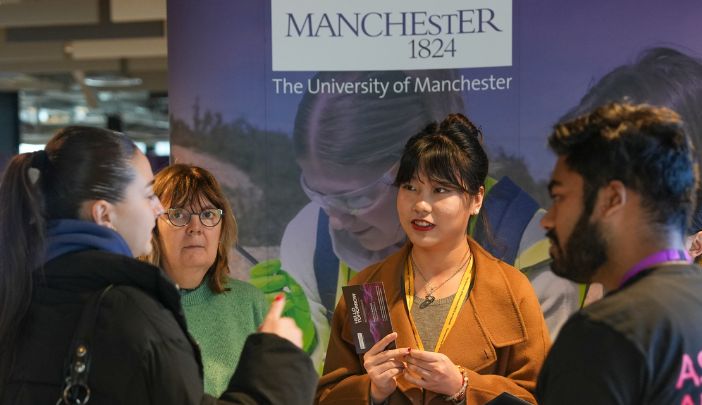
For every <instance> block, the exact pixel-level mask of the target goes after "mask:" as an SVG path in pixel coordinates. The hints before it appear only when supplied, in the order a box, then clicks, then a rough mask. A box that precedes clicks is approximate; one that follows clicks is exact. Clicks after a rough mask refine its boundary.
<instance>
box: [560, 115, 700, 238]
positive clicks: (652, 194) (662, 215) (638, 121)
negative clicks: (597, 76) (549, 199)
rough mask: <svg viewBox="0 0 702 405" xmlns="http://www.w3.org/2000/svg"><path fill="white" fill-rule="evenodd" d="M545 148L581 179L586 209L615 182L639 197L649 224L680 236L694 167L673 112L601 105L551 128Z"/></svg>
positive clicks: (692, 191) (690, 197) (693, 187)
mask: <svg viewBox="0 0 702 405" xmlns="http://www.w3.org/2000/svg"><path fill="white" fill-rule="evenodd" d="M549 146H550V147H551V149H553V151H554V152H555V153H556V154H557V155H558V156H560V157H564V158H565V163H566V164H567V165H568V167H569V168H570V169H571V170H573V171H575V172H576V173H578V174H579V175H581V176H582V177H583V182H584V186H583V188H584V190H583V191H584V204H585V209H586V210H587V211H591V209H592V207H593V205H594V202H595V197H596V195H597V191H598V190H599V189H600V188H601V187H603V186H605V185H606V184H607V183H609V182H610V181H612V180H619V181H621V182H622V183H623V184H624V185H625V186H626V187H627V188H629V189H631V190H634V191H635V192H636V193H638V194H639V195H640V196H641V200H642V205H643V207H644V209H646V210H647V211H648V213H649V214H650V220H651V223H652V224H653V225H654V226H660V227H661V229H671V230H679V231H680V232H681V233H683V232H685V230H686V228H687V222H688V218H689V215H690V213H691V210H692V208H693V207H694V206H695V199H696V198H695V190H696V186H697V165H696V164H695V163H694V161H693V159H692V146H691V143H690V140H689V138H688V137H687V136H686V134H685V130H684V126H683V123H682V121H681V120H680V117H679V116H678V114H676V113H675V112H673V111H671V110H669V109H667V108H662V107H653V106H649V105H645V104H641V105H632V104H626V103H612V104H607V105H604V106H602V107H599V108H597V109H595V110H594V111H593V112H591V113H589V114H586V115H583V116H580V117H578V118H575V119H573V120H570V121H567V122H564V123H561V124H557V125H556V126H555V128H554V131H553V133H552V134H551V136H550V137H549ZM587 211H586V212H587Z"/></svg>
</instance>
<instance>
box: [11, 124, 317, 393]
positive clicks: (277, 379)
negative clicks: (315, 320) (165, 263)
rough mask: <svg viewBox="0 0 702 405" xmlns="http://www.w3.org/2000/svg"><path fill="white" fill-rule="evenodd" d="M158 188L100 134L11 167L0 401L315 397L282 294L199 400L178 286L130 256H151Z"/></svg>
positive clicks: (128, 149)
mask: <svg viewBox="0 0 702 405" xmlns="http://www.w3.org/2000/svg"><path fill="white" fill-rule="evenodd" d="M152 183H153V174H152V172H151V167H150V166H149V162H148V160H147V159H146V157H145V156H144V154H142V153H141V152H140V151H139V149H138V148H137V147H136V146H135V145H134V143H133V142H132V141H131V140H130V139H129V138H128V137H127V136H125V135H123V134H120V133H117V132H112V131H108V130H104V129H98V128H89V127H69V128H66V129H63V130H61V131H59V132H58V133H57V134H56V135H54V136H53V137H52V138H51V140H50V141H49V142H48V144H47V145H46V148H45V149H44V150H41V151H38V152H34V153H24V154H20V155H17V156H15V157H14V158H13V159H12V160H11V161H10V164H9V166H8V168H7V170H6V171H5V174H4V177H3V179H2V183H1V184H0V207H2V209H1V210H0V246H2V248H3V254H2V255H0V274H2V277H0V301H1V302H0V347H2V351H0V403H2V404H9V403H12V404H16V403H22V404H76V403H87V402H88V401H89V403H96V404H130V405H132V404H215V403H220V404H240V403H247V404H248V403H254V402H256V403H266V404H273V403H275V404H282V403H295V404H308V403H310V402H311V401H312V400H313V397H314V387H315V385H316V382H317V375H316V372H315V370H314V368H313V365H312V363H311V361H310V360H309V357H308V356H307V355H306V354H305V353H304V352H303V351H302V350H300V349H299V348H298V346H299V345H300V344H301V331H300V330H299V329H297V328H296V327H295V325H294V323H293V321H292V320H291V319H289V318H280V313H282V310H283V307H284V305H285V304H284V303H285V300H284V299H283V297H282V296H281V297H280V299H278V300H277V301H275V302H274V304H273V305H272V308H271V311H270V312H269V313H268V315H267V316H266V319H265V320H264V321H263V324H262V326H261V328H260V329H261V332H262V333H256V334H253V335H251V336H249V338H248V339H247V341H246V343H245V344H244V348H243V352H242V354H241V360H240V362H239V366H238V367H237V369H236V371H235V373H234V376H233V377H232V379H231V381H229V384H228V386H227V388H226V391H225V392H224V393H223V394H222V395H221V396H220V398H219V399H216V398H214V397H212V396H209V395H206V394H204V393H203V386H202V363H201V361H200V352H199V350H198V347H197V344H196V343H195V342H194V341H193V340H192V338H190V335H189V334H188V332H187V330H186V321H185V318H184V316H183V313H182V309H181V306H180V296H179V293H178V290H177V287H176V286H175V285H174V284H173V282H172V281H171V280H169V279H168V278H167V277H165V275H164V273H163V272H162V271H161V270H160V269H158V268H157V267H154V266H152V265H150V264H147V263H143V262H141V261H138V260H136V259H135V258H134V257H135V256H138V255H145V254H148V253H149V251H150V250H151V231H152V229H153V227H154V225H155V223H156V218H158V217H159V216H160V215H162V214H163V207H162V206H161V203H160V202H159V199H158V197H156V196H155V195H154V193H153V190H152ZM225 344H226V343H225ZM232 368H233V367H232Z"/></svg>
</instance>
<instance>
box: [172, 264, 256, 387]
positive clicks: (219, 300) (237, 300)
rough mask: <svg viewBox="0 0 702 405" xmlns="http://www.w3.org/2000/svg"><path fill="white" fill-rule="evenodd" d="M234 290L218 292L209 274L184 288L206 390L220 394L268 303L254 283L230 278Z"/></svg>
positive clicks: (189, 328) (186, 312)
mask: <svg viewBox="0 0 702 405" xmlns="http://www.w3.org/2000/svg"><path fill="white" fill-rule="evenodd" d="M226 287H227V288H229V289H230V291H225V292H223V293H222V294H215V293H213V292H212V290H210V288H209V287H208V286H207V277H206V278H205V279H204V280H203V281H202V284H200V286H199V287H198V288H196V289H194V290H181V304H182V305H183V310H184V312H185V318H186V320H187V322H188V331H189V332H190V334H191V335H192V336H193V337H194V338H195V340H196V341H197V343H198V345H199V346H200V351H201V352H202V363H203V366H204V371H205V373H204V377H205V392H207V393H208V394H210V395H213V396H216V397H218V396H219V395H220V394H221V393H222V392H224V390H226V388H227V386H228V385H229V379H230V378H231V376H232V375H233V374H234V369H235V368H236V365H237V364H238V363H239V356H240V355H241V349H242V348H243V347H244V342H245V341H246V337H247V336H249V335H250V334H251V333H253V332H256V329H257V328H258V326H259V325H260V324H261V322H263V317H264V315H265V313H266V311H267V308H268V304H267V303H266V301H265V298H264V296H263V293H261V291H260V290H259V289H257V288H256V287H254V286H252V285H251V284H248V283H245V282H243V281H240V280H234V279H229V283H227V285H226Z"/></svg>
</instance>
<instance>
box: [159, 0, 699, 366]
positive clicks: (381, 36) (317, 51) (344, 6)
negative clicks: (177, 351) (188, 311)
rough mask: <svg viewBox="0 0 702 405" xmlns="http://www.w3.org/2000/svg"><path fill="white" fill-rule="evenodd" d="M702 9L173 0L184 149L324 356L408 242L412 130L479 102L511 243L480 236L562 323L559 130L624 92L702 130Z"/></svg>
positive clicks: (495, 221)
mask: <svg viewBox="0 0 702 405" xmlns="http://www.w3.org/2000/svg"><path fill="white" fill-rule="evenodd" d="M700 21H702V7H700V5H699V2H697V1H693V0H683V1H676V2H672V3H666V4H662V3H660V2H658V1H654V0H640V1H622V2H611V1H599V0H596V1H591V2H583V3H572V2H559V1H548V0H536V1H531V2H517V1H511V0H489V1H488V0H443V1H440V2H437V1H429V0H372V1H371V0H354V1H341V0H236V1H221V0H200V1H181V0H169V2H168V24H169V30H168V31H169V37H168V41H169V98H170V103H171V104H170V112H171V130H172V135H171V144H172V147H171V153H172V160H173V161H175V162H189V163H193V164H196V165H200V166H203V167H205V168H207V169H209V170H211V171H212V172H213V173H214V174H215V175H216V177H217V178H218V179H219V181H220V182H221V184H222V185H223V187H224V189H225V191H226V193H227V195H228V197H229V198H230V200H231V202H232V204H233V207H234V210H235V215H236V217H237V221H238V224H239V240H238V246H237V249H235V250H233V251H232V258H233V259H234V260H233V266H232V269H231V271H232V274H233V275H234V276H235V277H238V278H241V279H245V280H249V281H250V282H252V283H253V284H255V285H256V286H258V287H259V288H261V289H263V290H264V292H266V293H267V294H269V296H273V295H275V294H276V293H278V292H280V291H284V292H286V293H287V294H288V299H289V304H288V308H287V309H286V313H287V314H288V315H290V316H292V317H294V318H295V319H296V321H297V323H298V325H299V326H300V327H301V328H302V329H303V331H304V333H305V348H306V350H308V351H309V352H310V353H311V354H313V356H314V359H315V361H317V363H318V364H321V362H322V361H323V357H324V351H325V350H326V344H327V339H328V334H329V322H330V319H331V315H332V313H333V310H334V306H335V304H336V302H337V300H338V299H339V297H340V296H341V287H342V286H343V285H345V284H346V283H347V282H348V280H349V279H350V278H351V277H352V276H353V275H354V274H355V273H356V272H358V271H360V270H362V269H363V268H365V267H367V266H368V265H370V264H372V263H374V262H376V261H378V260H381V259H383V258H385V257H386V256H387V255H389V254H391V253H393V252H395V251H397V250H398V249H399V247H400V246H402V244H403V243H404V241H405V236H404V234H403V232H402V229H401V228H400V226H399V222H398V220H397V216H396V213H395V195H396V189H395V188H394V186H392V183H393V180H394V175H395V170H396V168H397V162H398V159H399V156H400V154H401V152H402V148H403V146H404V144H405V142H406V141H407V139H408V138H409V137H411V136H412V135H414V134H416V133H417V132H419V131H420V130H422V129H423V128H424V127H425V126H426V125H427V124H429V123H430V122H433V121H440V120H442V119H443V118H444V117H445V116H446V115H447V114H449V113H453V112H460V113H463V114H464V115H466V116H467V117H469V118H470V119H471V120H472V121H473V122H474V123H475V124H476V125H477V126H478V127H479V128H480V129H481V130H482V132H483V136H484V144H485V146H486V149H487V151H488V154H489V157H490V178H489V180H488V183H489V184H486V186H487V187H488V188H489V190H490V191H489V192H488V197H486V204H487V205H488V206H487V207H486V209H485V211H486V213H485V214H484V215H486V216H487V218H488V223H489V225H490V227H491V228H493V229H492V233H493V234H495V235H497V237H498V241H497V242H495V244H494V245H490V242H489V241H487V239H486V238H485V235H486V234H487V233H488V232H487V230H486V229H481V227H480V226H476V227H475V229H472V232H474V235H473V236H474V237H475V238H476V239H477V240H479V241H481V243H483V242H482V240H483V239H484V240H485V242H484V244H486V245H488V246H487V247H488V248H489V249H490V251H491V252H492V253H493V254H494V255H496V256H498V257H500V258H502V259H503V260H505V261H508V262H510V263H512V264H514V265H515V266H516V267H518V268H520V269H522V270H524V271H525V272H526V273H527V274H528V275H529V277H530V279H531V280H532V283H533V284H534V286H535V289H536V291H537V294H539V298H540V301H541V303H542V307H543V308H544V311H545V313H546V318H547V322H548V323H549V328H550V329H551V331H552V332H553V333H555V332H557V330H558V327H559V326H560V324H561V323H562V320H563V319H565V317H567V315H568V314H569V313H570V312H572V311H573V310H575V309H577V305H578V303H579V300H580V299H581V298H582V297H576V298H574V299H573V300H571V302H572V303H571V304H570V305H571V306H570V307H567V308H566V307H558V308H547V305H548V301H549V299H548V297H546V296H545V295H544V294H546V293H544V291H547V290H546V286H547V285H548V291H550V292H553V291H554V289H556V287H554V285H561V284H552V283H551V281H549V282H548V283H547V282H546V281H544V280H547V279H548V280H550V279H549V278H546V276H545V275H544V274H546V273H541V271H543V272H547V270H539V268H540V266H541V267H543V266H544V265H545V266H546V268H547V267H548V266H547V264H548V263H547V261H548V255H547V253H546V248H545V246H547V244H546V243H545V240H544V238H543V232H542V231H541V230H540V229H539V227H538V218H539V215H540V214H539V213H542V212H543V210H542V209H541V208H546V207H548V204H549V199H548V193H547V190H546V183H547V179H548V177H549V175H550V170H551V168H552V167H553V163H554V161H555V158H554V156H553V154H552V153H551V152H550V151H549V150H548V147H547V145H546V138H547V136H548V135H549V133H550V129H551V128H552V126H553V124H554V123H556V122H558V121H559V120H561V119H566V118H568V117H574V116H576V115H578V114H581V113H583V112H586V111H588V110H590V109H592V108H593V107H594V106H597V105H600V104H603V103H605V102H607V101H612V100H620V99H623V98H627V99H628V100H630V101H632V102H649V103H654V104H662V105H667V106H670V107H672V108H674V109H676V110H678V112H679V113H680V114H682V115H683V118H684V119H685V120H686V123H687V125H688V126H689V127H690V129H691V131H693V132H694V136H696V137H699V136H701V135H702V133H700V131H697V129H698V128H700V125H702V123H701V120H700V117H699V111H702V109H701V108H702V106H700V105H699V104H696V103H700V102H702V97H701V96H700V86H701V84H700V83H702V65H701V64H700V60H699V59H698V58H700V57H702V41H700V38H702V28H700V27H702V25H700ZM695 143H696V144H698V145H699V144H700V140H699V139H695ZM481 212H482V211H481ZM481 215H482V214H481ZM542 275H544V276H543V277H545V278H540V277H542ZM540 282H543V283H544V284H543V285H540V284H539V283H540ZM558 288H560V287H558ZM562 288H563V289H568V288H572V290H573V294H576V295H577V294H579V291H580V290H578V289H577V286H574V287H571V286H568V285H567V283H565V284H562ZM564 291H565V290H564ZM564 294H565V292H564ZM568 294H570V292H568Z"/></svg>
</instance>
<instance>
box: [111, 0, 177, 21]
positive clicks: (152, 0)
mask: <svg viewBox="0 0 702 405" xmlns="http://www.w3.org/2000/svg"><path fill="white" fill-rule="evenodd" d="M110 15H111V19H112V21H114V22H131V21H149V20H165V19H166V0H111V1H110Z"/></svg>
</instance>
